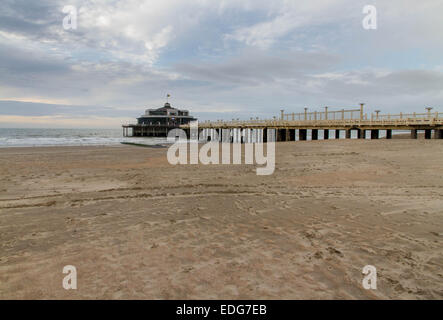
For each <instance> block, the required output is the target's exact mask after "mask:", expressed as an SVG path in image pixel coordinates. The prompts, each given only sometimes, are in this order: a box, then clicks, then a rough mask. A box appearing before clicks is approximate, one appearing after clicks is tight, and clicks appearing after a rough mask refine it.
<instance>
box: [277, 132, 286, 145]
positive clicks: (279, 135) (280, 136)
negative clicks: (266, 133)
mask: <svg viewBox="0 0 443 320" xmlns="http://www.w3.org/2000/svg"><path fill="white" fill-rule="evenodd" d="M285 133H286V131H285V129H277V142H280V141H286V137H285Z"/></svg>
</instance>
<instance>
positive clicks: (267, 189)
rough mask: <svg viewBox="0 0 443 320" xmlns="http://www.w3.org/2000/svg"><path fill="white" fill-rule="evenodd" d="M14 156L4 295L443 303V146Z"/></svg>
mask: <svg viewBox="0 0 443 320" xmlns="http://www.w3.org/2000/svg"><path fill="white" fill-rule="evenodd" d="M0 163H1V166H0V177H1V179H0V298H1V299H22V298H26V299H78V298H85V299H97V298H99V299H323V298H326V299H442V298H443V141H442V140H426V141H425V140H409V139H404V140H403V139H394V140H390V141H387V140H384V139H382V140H378V141H361V140H360V141H359V140H340V141H334V140H331V141H312V142H311V141H308V142H286V143H279V144H277V156H276V169H275V172H274V174H273V175H271V176H257V175H256V173H255V166H252V165H209V166H204V165H178V166H171V165H170V164H169V163H168V162H167V159H166V149H154V148H140V147H136V146H123V145H122V146H115V147H109V146H108V147H52V148H46V147H44V148H43V147H42V148H8V149H0ZM65 265H74V266H75V267H76V268H77V272H78V289H77V290H69V291H67V290H65V289H63V287H62V280H63V277H64V276H65V275H64V274H63V273H62V269H63V266H65ZM365 265H374V266H375V267H376V268H377V274H378V281H377V290H365V289H364V288H363V287H362V279H363V276H364V275H363V274H362V268H363V267H364V266H365Z"/></svg>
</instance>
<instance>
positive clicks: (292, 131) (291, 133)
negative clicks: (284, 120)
mask: <svg viewBox="0 0 443 320" xmlns="http://www.w3.org/2000/svg"><path fill="white" fill-rule="evenodd" d="M288 130H289V141H295V129H288Z"/></svg>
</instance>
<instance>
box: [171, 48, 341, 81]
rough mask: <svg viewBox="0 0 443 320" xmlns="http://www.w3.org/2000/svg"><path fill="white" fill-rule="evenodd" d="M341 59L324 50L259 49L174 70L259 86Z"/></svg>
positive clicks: (316, 68) (327, 67)
mask: <svg viewBox="0 0 443 320" xmlns="http://www.w3.org/2000/svg"><path fill="white" fill-rule="evenodd" d="M274 54H275V53H274ZM339 61H340V59H339V57H338V56H335V55H332V54H327V53H321V52H320V53H319V52H313V53H309V52H292V53H290V54H288V53H281V54H278V53H277V54H275V55H274V56H270V55H269V54H265V53H263V52H260V51H258V50H256V51H248V52H244V53H242V55H241V56H239V57H235V58H231V59H229V60H226V61H222V62H218V63H212V64H209V63H205V64H189V63H187V64H178V65H177V66H176V68H175V69H176V70H177V71H178V72H180V73H182V74H183V75H184V76H187V77H189V78H193V79H200V80H206V81H215V82H222V83H233V84H240V83H242V84H245V85H257V84H261V83H267V82H272V81H274V80H275V79H287V78H297V77H300V76H302V75H303V74H305V73H306V72H316V71H320V70H328V69H330V68H331V67H332V66H334V65H336V64H337V63H338V62H339Z"/></svg>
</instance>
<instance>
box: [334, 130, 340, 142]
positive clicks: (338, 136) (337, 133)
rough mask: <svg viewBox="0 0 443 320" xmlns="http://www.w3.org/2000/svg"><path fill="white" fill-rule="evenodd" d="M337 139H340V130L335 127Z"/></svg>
mask: <svg viewBox="0 0 443 320" xmlns="http://www.w3.org/2000/svg"><path fill="white" fill-rule="evenodd" d="M335 139H337V140H338V139H340V130H339V129H335Z"/></svg>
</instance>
